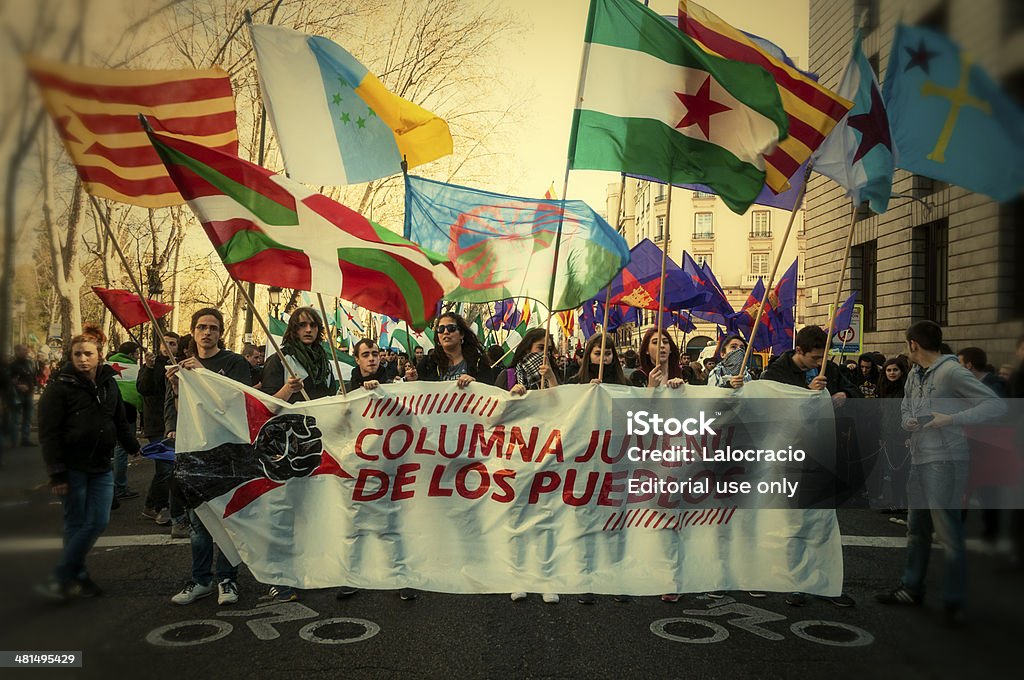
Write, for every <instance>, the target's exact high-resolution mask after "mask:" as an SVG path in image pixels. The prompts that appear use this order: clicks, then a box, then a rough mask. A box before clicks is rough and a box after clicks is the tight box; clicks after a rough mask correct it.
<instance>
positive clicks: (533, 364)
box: [494, 328, 558, 396]
mask: <svg viewBox="0 0 1024 680" xmlns="http://www.w3.org/2000/svg"><path fill="white" fill-rule="evenodd" d="M554 346H555V344H554V342H553V341H552V340H551V339H550V337H549V338H548V347H554ZM554 366H555V359H554V356H552V355H551V354H550V353H549V354H548V361H547V365H545V364H544V329H543V328H531V329H530V330H529V331H527V332H526V335H524V336H523V339H522V340H521V341H520V343H519V345H518V346H517V347H516V351H515V354H513V355H512V364H511V366H510V367H509V368H508V369H506V370H504V371H501V372H500V373H498V377H497V379H496V380H495V381H494V384H495V386H496V387H500V388H501V389H503V390H508V391H509V392H511V393H512V394H515V395H517V396H522V395H524V394H526V392H527V391H528V390H536V389H540V386H541V379H542V378H543V379H544V380H545V381H546V382H547V385H548V387H555V386H556V385H558V378H557V375H556V374H557V371H556V370H555V368H554Z"/></svg>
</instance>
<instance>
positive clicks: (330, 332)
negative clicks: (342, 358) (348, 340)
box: [316, 293, 346, 396]
mask: <svg viewBox="0 0 1024 680" xmlns="http://www.w3.org/2000/svg"><path fill="white" fill-rule="evenodd" d="M316 299H317V302H319V303H320V313H321V314H322V315H323V317H324V325H325V326H327V342H328V344H329V345H330V346H331V358H332V359H333V360H334V370H335V371H337V372H338V385H339V386H340V387H341V395H342V396H345V394H346V393H345V379H344V378H342V377H341V362H339V361H338V350H337V348H335V346H334V331H333V330H332V329H331V322H330V321H329V320H328V319H327V308H326V307H325V306H324V296H323V295H322V294H320V293H317V294H316Z"/></svg>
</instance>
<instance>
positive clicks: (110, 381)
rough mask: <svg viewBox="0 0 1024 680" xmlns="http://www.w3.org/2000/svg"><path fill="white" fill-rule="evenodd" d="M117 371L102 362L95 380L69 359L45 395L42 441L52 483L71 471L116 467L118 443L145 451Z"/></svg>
mask: <svg viewBox="0 0 1024 680" xmlns="http://www.w3.org/2000/svg"><path fill="white" fill-rule="evenodd" d="M114 375H115V373H114V369H112V368H111V367H110V366H107V365H106V364H104V365H101V366H100V367H99V368H98V369H97V372H96V383H95V384H93V383H91V382H89V381H88V380H86V379H85V378H83V377H82V376H81V375H80V374H79V373H78V372H77V371H75V368H74V366H73V365H72V364H71V363H70V362H68V363H67V364H65V365H64V368H63V369H62V370H61V372H60V374H58V375H57V377H56V379H54V380H51V381H50V383H49V385H47V387H46V390H45V391H44V392H43V396H42V397H41V398H40V399H39V441H40V444H41V445H42V449H43V459H44V460H45V461H46V467H47V471H48V473H49V475H50V480H51V483H53V484H61V483H65V482H67V471H68V470H80V471H82V472H93V473H95V472H106V471H108V470H110V459H111V458H112V457H113V455H114V444H115V442H120V443H121V446H122V447H124V449H125V450H126V451H127V452H128V453H130V454H135V453H138V452H139V442H138V440H136V439H135V433H134V432H133V431H132V429H131V427H130V426H129V425H128V421H127V419H126V418H125V415H124V402H123V401H122V400H121V391H120V390H119V389H118V388H117V382H116V381H115V380H114Z"/></svg>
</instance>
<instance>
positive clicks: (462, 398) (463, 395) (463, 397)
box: [452, 392, 469, 413]
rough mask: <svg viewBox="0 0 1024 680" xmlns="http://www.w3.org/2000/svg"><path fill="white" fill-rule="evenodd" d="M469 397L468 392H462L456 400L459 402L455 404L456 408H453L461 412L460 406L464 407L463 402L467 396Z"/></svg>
mask: <svg viewBox="0 0 1024 680" xmlns="http://www.w3.org/2000/svg"><path fill="white" fill-rule="evenodd" d="M467 397H469V395H468V394H466V393H465V392H463V393H462V394H460V395H459V398H458V399H457V400H456V402H457V403H456V404H455V408H453V409H452V410H453V411H455V412H456V413H458V412H459V409H460V408H462V403H463V402H464V401H466V398H467Z"/></svg>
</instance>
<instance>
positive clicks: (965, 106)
mask: <svg viewBox="0 0 1024 680" xmlns="http://www.w3.org/2000/svg"><path fill="white" fill-rule="evenodd" d="M883 96H884V98H885V106H886V108H887V109H888V111H889V123H890V125H891V126H892V139H893V142H894V143H895V145H896V156H897V159H898V161H897V165H898V166H899V167H901V168H904V169H905V170H909V171H911V172H914V173H917V174H919V175H924V176H925V177H934V178H935V179H938V180H942V181H943V182H949V183H951V184H957V185H959V186H962V187H964V188H965V189H969V190H971V191H977V192H979V193H982V194H987V195H989V196H991V197H992V198H994V199H996V200H998V201H1009V200H1012V199H1013V198H1015V197H1016V196H1017V195H1018V194H1019V193H1020V191H1021V188H1022V187H1024V111H1022V110H1021V107H1020V106H1018V105H1017V104H1016V103H1015V102H1014V101H1013V100H1012V99H1011V98H1010V97H1009V96H1008V95H1007V94H1006V93H1005V92H1003V91H1002V90H1001V89H1000V88H999V86H998V85H996V83H995V82H994V81H993V80H992V78H991V77H990V76H989V75H988V74H987V73H985V71H984V70H982V68H981V67H980V66H978V65H976V64H974V63H972V61H971V59H970V57H969V56H968V55H966V54H964V53H963V52H961V51H960V48H959V47H958V46H957V45H956V44H955V43H954V42H953V41H952V40H950V39H949V38H948V37H946V36H945V35H943V34H941V33H938V32H936V31H933V30H931V29H927V28H919V27H916V26H905V25H903V24H900V25H899V26H897V27H896V37H895V38H894V39H893V43H892V50H891V51H890V53H889V68H888V70H887V71H886V78H885V87H884V88H883Z"/></svg>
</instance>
